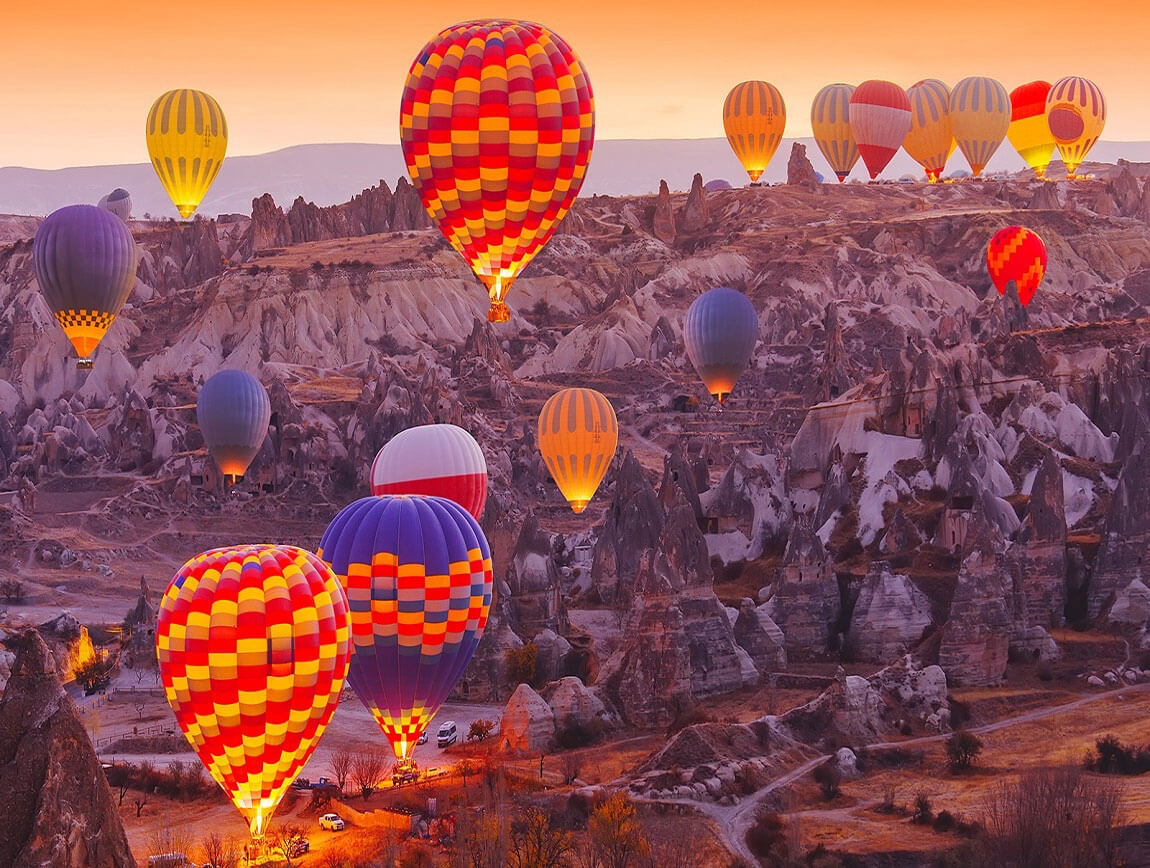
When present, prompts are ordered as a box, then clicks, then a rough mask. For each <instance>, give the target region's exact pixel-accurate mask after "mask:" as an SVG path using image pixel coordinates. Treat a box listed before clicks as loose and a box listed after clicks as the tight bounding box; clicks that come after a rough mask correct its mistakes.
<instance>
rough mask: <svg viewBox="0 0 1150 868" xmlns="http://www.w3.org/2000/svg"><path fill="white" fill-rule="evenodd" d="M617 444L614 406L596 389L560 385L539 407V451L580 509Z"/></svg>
mask: <svg viewBox="0 0 1150 868" xmlns="http://www.w3.org/2000/svg"><path fill="white" fill-rule="evenodd" d="M618 445H619V420H618V419H616V418H615V408H614V407H612V406H611V402H610V401H608V400H607V398H606V397H604V396H603V395H601V394H600V393H598V392H596V391H595V390H594V389H580V388H575V389H561V390H560V391H558V392H556V393H555V394H554V395H552V396H551V397H550V398H548V399H547V403H546V404H544V405H543V409H542V410H541V411H540V412H539V452H540V454H541V455H542V456H543V462H544V463H545V464H546V465H547V470H548V472H549V473H550V474H551V478H552V479H554V480H555V484H556V485H558V486H559V490H560V491H561V492H563V496H564V497H565V498H567V502H568V503H569V504H571V509H572V510H573V511H574V512H575V513H576V514H578V513H580V512H582V511H583V510H584V509H586V508H587V504H588V503H589V502H590V500H591V498H592V497H594V496H595V490H596V489H597V488H598V487H599V483H600V482H602V481H603V477H604V476H605V475H606V473H607V468H608V466H610V464H611V459H612V458H614V457H615V447H616V446H618Z"/></svg>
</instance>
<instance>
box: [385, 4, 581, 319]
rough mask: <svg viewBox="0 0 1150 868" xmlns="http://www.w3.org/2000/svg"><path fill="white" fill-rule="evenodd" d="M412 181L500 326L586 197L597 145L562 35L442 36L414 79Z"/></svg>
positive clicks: (408, 114)
mask: <svg viewBox="0 0 1150 868" xmlns="http://www.w3.org/2000/svg"><path fill="white" fill-rule="evenodd" d="M399 128H400V142H401V144H402V146H403V156H404V159H405V160H406V162H407V170H408V172H409V173H410V174H411V179H412V181H413V182H414V184H415V188H416V189H417V190H418V191H419V196H420V198H421V199H422V200H423V206H424V208H426V209H427V213H428V214H430V215H431V219H432V220H433V221H434V222H435V223H436V224H437V225H438V226H439V230H440V231H441V232H442V233H443V235H444V237H445V238H447V240H448V241H449V242H450V243H451V246H452V247H454V248H455V249H456V250H457V251H459V253H460V254H461V255H462V256H463V258H464V259H465V260H466V261H467V263H468V265H470V266H471V269H472V271H474V272H475V274H476V275H477V276H478V277H479V279H480V280H482V281H483V283H484V284H485V285H486V286H487V293H488V296H489V297H490V299H491V309H490V310H489V311H488V312H487V318H488V320H490V321H491V322H506V321H507V320H508V319H509V318H510V312H509V311H508V309H507V304H506V301H505V299H506V298H507V293H508V291H509V290H510V289H511V284H512V282H513V281H514V280H515V278H516V277H517V276H518V275H519V273H520V272H521V271H522V270H523V269H524V268H525V267H526V266H527V264H528V263H529V262H530V261H531V260H532V259H533V258H534V257H535V254H537V253H538V252H539V251H540V250H541V249H542V247H543V245H544V244H546V243H547V241H548V239H549V238H550V237H551V236H552V234H554V232H555V228H556V227H557V226H558V225H559V223H560V221H561V220H562V219H563V217H564V215H565V214H566V213H567V211H568V209H569V208H570V207H571V205H572V204H573V203H574V201H575V197H576V196H577V195H578V194H579V188H580V187H581V186H582V185H583V176H584V174H585V173H586V171H587V163H588V161H589V160H590V159H591V145H592V142H593V140H594V137H595V108H594V100H593V98H592V94H591V83H590V81H589V80H588V78H587V74H586V73H585V72H584V70H583V65H582V64H581V63H580V61H579V58H577V57H576V56H575V52H573V51H572V50H571V48H570V47H569V46H568V45H567V43H566V42H564V41H563V40H562V39H561V38H560V37H559V36H558V34H556V33H554V32H552V31H551V30H548V29H547V28H546V27H543V26H541V25H539V24H532V23H531V22H528V21H501V20H483V21H469V22H467V23H465V24H458V25H456V26H454V27H449V28H447V29H446V30H443V31H442V32H440V33H439V34H438V35H437V36H436V37H435V38H434V39H432V40H431V41H430V42H429V43H427V45H425V46H424V47H423V50H422V51H420V53H419V56H418V57H416V59H415V62H414V63H413V64H412V65H411V71H410V72H409V73H408V76H407V85H406V86H405V87H404V90H403V100H402V103H401V106H400V117H399Z"/></svg>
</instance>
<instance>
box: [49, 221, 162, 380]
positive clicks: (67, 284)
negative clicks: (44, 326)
mask: <svg viewBox="0 0 1150 868" xmlns="http://www.w3.org/2000/svg"><path fill="white" fill-rule="evenodd" d="M138 259H139V254H138V253H137V251H136V242H135V240H133V238H132V233H131V232H129V231H128V228H127V227H126V226H125V225H124V222H123V221H122V220H120V218H119V217H117V216H116V215H114V214H112V213H111V212H110V211H105V210H104V209H103V208H97V207H96V206H95V205H68V206H67V207H65V208H60V209H59V210H57V211H53V212H52V213H51V214H49V215H48V216H47V217H46V218H45V219H44V222H43V223H41V224H40V228H39V229H37V230H36V238H35V240H34V241H33V242H32V265H33V269H34V270H35V272H36V282H37V283H38V284H39V285H40V292H41V293H43V295H44V300H45V301H47V302H48V307H50V308H51V309H52V313H53V314H55V315H56V321H57V322H59V323H60V325H61V327H63V329H64V334H66V335H67V336H68V340H70V341H71V342H72V346H73V347H75V348H76V355H77V356H78V360H77V362H76V366H77V367H79V368H90V367H92V359H91V356H92V353H93V352H94V351H95V349H96V346H97V344H99V343H100V341H101V340H102V339H103V337H104V335H105V334H106V333H107V331H108V329H109V328H111V326H112V322H113V321H114V320H115V319H116V315H117V314H118V313H119V312H120V308H122V307H123V306H124V302H125V301H127V300H128V294H129V293H131V291H132V284H133V283H134V282H135V280H136V263H137V261H138Z"/></svg>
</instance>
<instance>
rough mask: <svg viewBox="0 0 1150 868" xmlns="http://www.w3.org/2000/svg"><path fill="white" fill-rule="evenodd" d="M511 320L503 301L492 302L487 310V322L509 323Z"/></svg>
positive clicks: (509, 312)
mask: <svg viewBox="0 0 1150 868" xmlns="http://www.w3.org/2000/svg"><path fill="white" fill-rule="evenodd" d="M510 320H511V311H510V310H509V309H508V307H507V303H506V302H504V301H493V302H491V307H490V308H489V309H488V310H487V321H488V322H509V321H510Z"/></svg>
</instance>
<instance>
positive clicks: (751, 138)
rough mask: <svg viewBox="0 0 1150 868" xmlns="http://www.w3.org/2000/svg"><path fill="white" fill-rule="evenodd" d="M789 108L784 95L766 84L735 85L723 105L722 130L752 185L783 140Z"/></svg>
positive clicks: (756, 82) (757, 82) (764, 169)
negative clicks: (784, 100)
mask: <svg viewBox="0 0 1150 868" xmlns="http://www.w3.org/2000/svg"><path fill="white" fill-rule="evenodd" d="M786 126H787V107H786V104H785V103H784V102H783V95H782V94H781V93H779V89H778V88H777V87H775V86H774V85H773V84H768V83H767V82H765V81H744V82H743V83H742V84H736V85H735V86H734V87H733V88H731V92H730V93H729V94H727V100H726V102H724V103H723V130H724V131H726V133H727V141H728V142H730V143H731V150H733V151H734V152H735V156H736V157H738V159H739V162H740V163H742V164H743V168H744V169H746V171H747V175H749V176H750V178H751V182H752V183H754V182H756V181H758V180H759V178H760V177H761V176H762V174H763V172H764V171H766V168H767V165H768V164H769V163H770V162H771V157H773V156H774V155H775V151H777V150H778V149H779V145H780V144H782V141H783V130H784V129H785V128H786Z"/></svg>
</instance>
